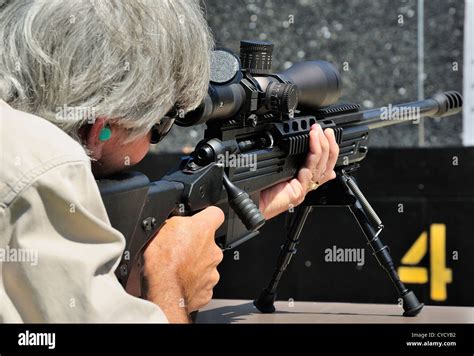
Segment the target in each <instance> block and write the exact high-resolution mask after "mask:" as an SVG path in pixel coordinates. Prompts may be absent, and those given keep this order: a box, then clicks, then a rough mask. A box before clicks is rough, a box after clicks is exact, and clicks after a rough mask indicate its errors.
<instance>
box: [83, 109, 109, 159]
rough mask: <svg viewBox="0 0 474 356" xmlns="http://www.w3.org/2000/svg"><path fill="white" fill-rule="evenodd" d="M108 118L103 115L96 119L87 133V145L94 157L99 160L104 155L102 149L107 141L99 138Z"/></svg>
mask: <svg viewBox="0 0 474 356" xmlns="http://www.w3.org/2000/svg"><path fill="white" fill-rule="evenodd" d="M106 123H107V120H106V119H105V118H103V117H99V118H97V119H95V120H94V123H93V124H92V126H91V127H90V128H89V131H87V133H86V138H85V141H86V146H87V148H88V149H89V150H90V151H91V153H92V158H94V159H96V160H99V159H100V158H101V157H102V149H103V147H104V144H105V142H106V141H101V140H100V139H99V137H100V133H101V132H102V130H103V129H104V127H105V125H106Z"/></svg>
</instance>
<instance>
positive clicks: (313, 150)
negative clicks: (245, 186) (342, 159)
mask: <svg viewBox="0 0 474 356" xmlns="http://www.w3.org/2000/svg"><path fill="white" fill-rule="evenodd" d="M309 137H310V141H309V149H310V152H309V154H308V157H307V158H306V163H305V165H304V167H303V168H301V169H300V170H299V172H298V175H297V177H296V178H293V179H292V180H290V181H288V182H282V183H279V184H276V185H274V186H273V187H270V188H267V189H265V190H263V191H262V192H261V193H260V211H261V212H262V213H263V216H264V217H265V219H271V218H272V217H274V216H276V215H278V214H280V213H282V212H284V211H287V210H288V209H289V207H290V206H297V205H299V204H301V203H302V202H303V200H304V198H305V196H306V194H307V193H308V192H309V191H310V190H311V189H312V188H313V186H314V184H313V183H315V184H316V185H315V186H319V185H321V184H324V183H326V182H327V181H328V180H331V179H334V178H336V173H335V172H334V166H335V165H336V162H337V158H338V156H339V146H338V145H337V143H336V139H335V137H334V131H333V130H332V129H326V130H324V132H323V130H322V129H321V126H320V125H318V124H314V125H313V126H311V131H310V132H309Z"/></svg>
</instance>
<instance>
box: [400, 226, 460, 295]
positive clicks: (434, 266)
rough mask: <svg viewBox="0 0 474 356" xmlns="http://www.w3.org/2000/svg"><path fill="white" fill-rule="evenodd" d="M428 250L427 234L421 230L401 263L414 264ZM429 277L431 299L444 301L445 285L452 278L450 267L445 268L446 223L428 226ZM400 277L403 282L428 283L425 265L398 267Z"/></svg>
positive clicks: (418, 261)
mask: <svg viewBox="0 0 474 356" xmlns="http://www.w3.org/2000/svg"><path fill="white" fill-rule="evenodd" d="M427 251H428V234H427V232H426V231H423V232H422V233H421V235H420V236H419V237H418V238H417V239H416V241H415V243H414V244H413V245H412V246H411V247H410V249H409V250H408V251H407V253H405V255H404V256H403V258H402V264H404V265H410V266H415V265H417V264H418V263H420V261H421V260H422V258H423V257H424V256H425V255H426V252H427ZM430 270H431V274H430V279H431V288H430V295H431V299H432V300H435V301H440V302H442V301H445V300H446V299H447V298H448V293H447V290H446V285H447V284H448V283H451V282H452V280H453V276H452V270H451V268H446V225H444V224H432V225H431V226H430ZM398 274H399V275H400V279H401V280H402V282H404V283H417V284H423V283H428V269H427V268H425V267H406V266H401V267H399V268H398Z"/></svg>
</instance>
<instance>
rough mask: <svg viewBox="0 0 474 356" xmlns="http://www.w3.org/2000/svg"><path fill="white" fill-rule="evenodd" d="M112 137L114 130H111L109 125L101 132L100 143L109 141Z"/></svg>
mask: <svg viewBox="0 0 474 356" xmlns="http://www.w3.org/2000/svg"><path fill="white" fill-rule="evenodd" d="M110 136H112V130H110V126H109V125H105V126H104V127H103V128H102V130H100V134H99V141H108V140H109V139H110Z"/></svg>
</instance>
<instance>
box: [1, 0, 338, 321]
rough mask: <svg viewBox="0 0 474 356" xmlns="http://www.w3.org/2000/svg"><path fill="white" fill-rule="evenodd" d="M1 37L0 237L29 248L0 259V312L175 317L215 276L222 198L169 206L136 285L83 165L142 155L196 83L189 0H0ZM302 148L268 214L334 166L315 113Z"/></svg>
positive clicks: (207, 38) (202, 55)
mask: <svg viewBox="0 0 474 356" xmlns="http://www.w3.org/2000/svg"><path fill="white" fill-rule="evenodd" d="M0 48H1V51H0V129H1V131H0V142H1V143H0V162H1V170H0V231H1V235H0V249H9V250H11V249H18V250H20V249H22V250H23V249H25V250H32V251H37V255H38V258H37V263H36V264H34V265H32V264H31V263H29V262H24V261H23V262H22V261H16V262H14V263H13V262H5V261H0V295H1V296H2V298H1V300H0V321H3V322H34V323H35V322H167V321H169V322H188V321H189V316H188V315H189V313H190V312H192V311H195V310H198V309H199V308H201V307H202V306H204V305H205V304H207V303H208V302H209V300H210V299H211V297H212V289H213V287H214V286H215V285H216V284H217V282H218V279H219V274H218V272H217V269H216V267H217V265H218V264H219V263H220V261H221V260H222V252H221V251H220V249H219V248H218V247H217V245H216V244H215V242H214V235H215V231H216V230H217V229H218V227H219V226H220V225H221V224H222V222H223V220H224V216H223V213H222V211H221V210H220V209H218V208H216V207H210V208H207V209H205V210H203V211H202V212H200V213H198V214H196V215H194V216H192V217H173V218H171V219H168V220H167V222H166V223H165V224H164V226H163V227H162V228H161V229H160V231H159V233H158V234H157V236H155V238H154V239H153V240H152V242H151V243H150V244H149V245H148V247H147V248H146V250H145V253H144V267H143V271H142V273H143V277H144V279H145V281H146V285H147V291H146V293H145V298H146V300H144V299H139V298H135V297H133V296H131V295H128V294H127V293H126V292H125V290H124V289H123V288H122V287H121V286H120V284H119V283H118V281H117V279H116V278H115V275H114V270H115V269H116V267H117V265H118V263H119V260H120V257H121V254H122V253H123V252H124V245H125V240H124V237H123V236H122V235H121V234H120V233H119V232H118V231H117V230H115V229H113V228H112V227H111V225H110V222H109V220H108V217H107V213H106V211H105V208H104V205H103V203H102V200H101V197H100V194H99V191H98V188H97V184H96V182H95V179H94V178H98V177H102V176H105V175H108V174H111V173H114V172H117V171H120V170H121V169H124V168H125V167H128V166H130V165H133V164H136V163H137V162H139V161H140V160H141V159H143V157H144V156H145V155H146V153H147V151H148V149H149V145H150V142H151V143H157V142H158V141H160V139H161V138H162V137H163V136H164V135H166V133H167V132H168V131H169V129H170V128H171V127H172V125H173V121H174V117H173V115H176V112H180V113H186V112H188V111H190V110H192V109H194V108H196V107H197V106H198V105H199V104H200V102H201V101H202V99H203V98H204V96H205V94H206V93H207V87H208V83H209V75H210V74H209V72H210V53H211V50H212V48H213V40H212V36H211V34H210V32H209V29H208V27H207V24H206V22H205V19H204V17H203V13H202V9H201V7H200V4H199V2H198V1H197V0H160V1H152V0H135V1H132V0H129V1H111V0H82V1H79V0H77V1H59V0H58V1H42V0H37V1H33V0H16V1H4V2H3V3H2V2H1V1H0ZM170 113H174V114H173V115H172V114H170ZM310 151H311V152H310V154H309V155H308V158H307V161H306V164H305V166H304V167H302V168H301V170H300V171H299V173H298V176H297V177H296V178H294V179H293V180H291V181H288V182H283V183H280V184H278V185H276V186H274V187H271V188H268V189H267V190H265V191H264V192H262V195H261V199H260V209H261V211H262V212H263V214H264V216H265V217H266V218H267V219H269V218H272V217H273V216H275V215H277V214H279V213H281V212H283V211H285V210H287V209H288V206H289V205H291V204H293V205H297V204H299V203H301V202H302V201H303V199H304V196H305V194H306V193H307V192H308V191H309V190H310V189H314V188H315V187H316V186H317V185H316V183H315V182H317V183H318V184H322V183H324V182H326V181H327V180H329V179H332V178H334V177H335V173H334V170H333V169H334V165H335V162H336V159H337V156H338V147H337V144H336V142H335V139H334V133H333V132H332V130H326V131H325V132H323V131H322V130H321V127H320V126H319V125H315V126H314V127H313V128H312V130H311V132H310Z"/></svg>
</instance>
